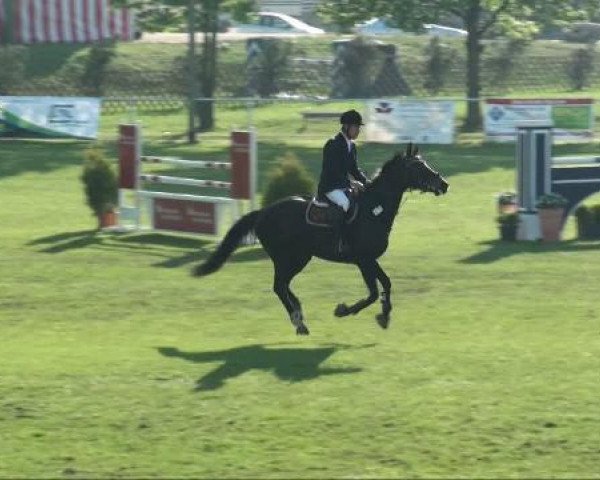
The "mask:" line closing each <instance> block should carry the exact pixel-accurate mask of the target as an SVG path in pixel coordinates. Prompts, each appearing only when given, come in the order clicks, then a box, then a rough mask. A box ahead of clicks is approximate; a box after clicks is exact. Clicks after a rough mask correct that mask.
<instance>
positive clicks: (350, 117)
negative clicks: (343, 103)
mask: <svg viewBox="0 0 600 480" xmlns="http://www.w3.org/2000/svg"><path fill="white" fill-rule="evenodd" d="M340 123H341V124H342V125H364V123H363V121H362V117H361V116H360V113H358V112H357V111H356V110H348V111H347V112H344V113H342V116H341V117H340Z"/></svg>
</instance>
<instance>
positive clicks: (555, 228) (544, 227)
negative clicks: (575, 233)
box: [538, 208, 565, 242]
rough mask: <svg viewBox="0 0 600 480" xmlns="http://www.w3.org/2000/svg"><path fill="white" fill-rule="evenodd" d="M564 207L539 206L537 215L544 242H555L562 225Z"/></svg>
mask: <svg viewBox="0 0 600 480" xmlns="http://www.w3.org/2000/svg"><path fill="white" fill-rule="evenodd" d="M564 211H565V209H564V208H540V209H539V210H538V215H539V219H540V229H541V231H542V240H543V241H544V242H557V241H559V240H560V232H561V230H562V225H563V215H564Z"/></svg>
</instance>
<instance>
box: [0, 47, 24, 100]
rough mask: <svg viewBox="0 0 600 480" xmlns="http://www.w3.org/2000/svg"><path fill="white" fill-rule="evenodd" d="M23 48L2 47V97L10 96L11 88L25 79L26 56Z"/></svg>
mask: <svg viewBox="0 0 600 480" xmlns="http://www.w3.org/2000/svg"><path fill="white" fill-rule="evenodd" d="M26 53H27V50H26V49H25V47H21V46H9V47H7V46H2V47H0V95H8V94H9V92H10V90H11V88H12V87H14V86H17V85H20V84H22V83H23V81H24V79H25V56H26Z"/></svg>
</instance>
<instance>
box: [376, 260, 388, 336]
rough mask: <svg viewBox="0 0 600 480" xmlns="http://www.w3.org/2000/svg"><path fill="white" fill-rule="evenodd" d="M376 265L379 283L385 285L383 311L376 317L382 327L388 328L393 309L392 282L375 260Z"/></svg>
mask: <svg viewBox="0 0 600 480" xmlns="http://www.w3.org/2000/svg"><path fill="white" fill-rule="evenodd" d="M375 265H376V267H377V270H376V275H377V280H379V283H381V286H382V287H383V292H382V293H381V313H380V314H379V315H377V317H376V318H377V323H378V324H379V326H380V327H381V328H387V327H388V325H389V323H390V312H391V311H392V297H391V290H392V282H391V281H390V277H388V276H387V275H386V273H385V272H384V271H383V269H382V268H381V266H380V265H379V263H377V262H375Z"/></svg>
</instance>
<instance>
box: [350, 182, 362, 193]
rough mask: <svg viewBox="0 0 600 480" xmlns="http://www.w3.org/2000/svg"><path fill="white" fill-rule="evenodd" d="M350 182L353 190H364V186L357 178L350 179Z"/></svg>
mask: <svg viewBox="0 0 600 480" xmlns="http://www.w3.org/2000/svg"><path fill="white" fill-rule="evenodd" d="M350 183H352V189H353V190H354V191H355V192H364V191H365V186H364V185H363V184H362V183H360V182H359V181H358V180H351V182H350Z"/></svg>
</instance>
